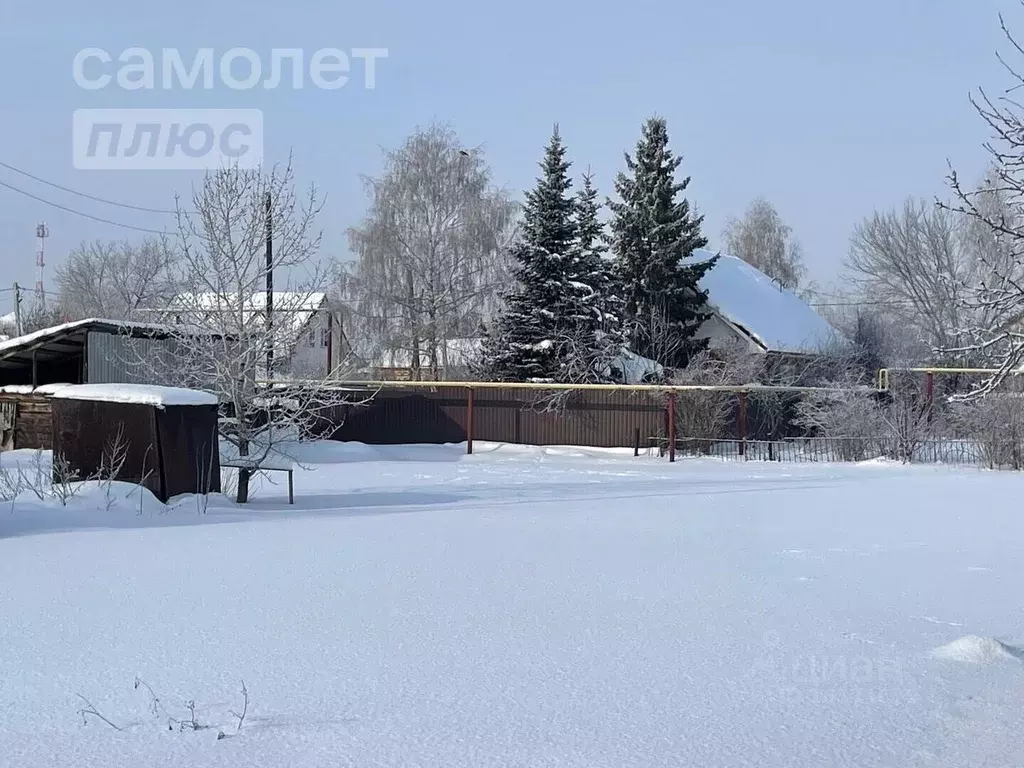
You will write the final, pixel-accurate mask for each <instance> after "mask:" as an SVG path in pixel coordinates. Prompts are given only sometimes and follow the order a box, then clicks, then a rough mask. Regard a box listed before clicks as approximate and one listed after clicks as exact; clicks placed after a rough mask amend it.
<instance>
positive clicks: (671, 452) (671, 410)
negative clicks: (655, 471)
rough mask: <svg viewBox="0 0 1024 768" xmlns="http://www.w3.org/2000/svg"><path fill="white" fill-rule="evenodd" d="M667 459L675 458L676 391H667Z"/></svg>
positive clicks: (671, 460) (673, 459)
mask: <svg viewBox="0 0 1024 768" xmlns="http://www.w3.org/2000/svg"><path fill="white" fill-rule="evenodd" d="M668 460H669V461H670V462H673V461H675V460H676V393H675V392H669V393H668Z"/></svg>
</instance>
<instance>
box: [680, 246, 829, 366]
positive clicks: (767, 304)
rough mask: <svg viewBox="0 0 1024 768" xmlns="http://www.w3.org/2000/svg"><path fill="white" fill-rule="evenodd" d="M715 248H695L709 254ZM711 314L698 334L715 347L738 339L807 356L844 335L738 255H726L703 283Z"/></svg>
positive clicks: (756, 347) (758, 348)
mask: <svg viewBox="0 0 1024 768" xmlns="http://www.w3.org/2000/svg"><path fill="white" fill-rule="evenodd" d="M714 255H715V254H714V253H712V252H711V251H696V252H695V256H696V257H698V258H706V259H710V258H712V257H713V256H714ZM700 285H701V287H702V288H703V289H704V290H706V291H707V292H708V306H709V309H710V310H711V312H712V317H711V318H710V319H709V320H708V321H707V322H705V323H704V325H703V326H702V327H701V329H700V331H698V334H697V335H698V338H705V339H708V340H709V347H710V348H711V349H721V348H724V347H727V346H735V345H737V344H739V345H740V346H741V348H744V347H745V348H746V349H748V350H749V351H750V352H752V353H755V354H768V355H774V356H778V357H807V356H815V355H820V354H823V353H825V352H827V351H829V349H830V348H832V347H833V346H834V345H835V344H836V343H837V342H839V341H841V339H842V337H841V335H840V334H839V332H838V331H836V330H835V328H833V327H832V326H831V325H829V324H828V323H827V322H826V321H825V320H824V319H823V318H822V317H821V315H819V314H818V313H817V312H815V311H814V310H813V309H812V308H811V307H810V306H809V305H808V304H807V302H805V301H804V300H803V299H801V298H800V297H799V296H797V295H796V294H795V293H793V292H792V291H787V290H785V289H783V288H781V287H780V286H779V284H778V283H776V282H775V281H774V280H772V279H771V278H770V277H768V276H767V275H766V274H764V273H763V272H761V271H760V270H758V269H756V268H755V267H752V266H750V265H749V264H747V263H746V262H745V261H743V260H742V259H739V258H737V257H736V256H728V255H725V254H723V255H721V256H720V257H719V259H718V261H717V262H716V263H715V266H714V267H712V268H711V270H710V271H709V272H708V273H707V274H705V275H704V278H703V279H702V280H701V283H700Z"/></svg>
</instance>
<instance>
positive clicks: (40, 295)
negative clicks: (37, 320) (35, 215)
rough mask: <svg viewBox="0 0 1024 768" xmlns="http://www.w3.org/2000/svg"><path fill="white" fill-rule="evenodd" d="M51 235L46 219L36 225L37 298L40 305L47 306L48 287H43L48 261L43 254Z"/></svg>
mask: <svg viewBox="0 0 1024 768" xmlns="http://www.w3.org/2000/svg"><path fill="white" fill-rule="evenodd" d="M49 236H50V228H49V227H47V226H46V222H45V221H44V222H43V223H42V224H39V225H37V226H36V241H37V243H38V245H37V246H36V300H38V302H39V306H40V307H45V306H46V289H45V288H43V268H44V267H45V266H46V262H45V261H44V260H43V254H44V253H45V251H46V238H48V237H49Z"/></svg>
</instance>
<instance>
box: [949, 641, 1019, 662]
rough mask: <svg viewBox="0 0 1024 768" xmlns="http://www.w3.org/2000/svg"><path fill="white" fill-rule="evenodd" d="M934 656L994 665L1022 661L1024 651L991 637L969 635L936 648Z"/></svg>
mask: <svg viewBox="0 0 1024 768" xmlns="http://www.w3.org/2000/svg"><path fill="white" fill-rule="evenodd" d="M932 655H933V656H934V657H935V658H937V659H948V660H950V661H961V662H964V663H967V664H992V663H994V662H998V661H1006V660H1013V661H1020V660H1021V659H1024V651H1021V650H1020V649H1019V648H1014V647H1013V646H1012V645H1007V644H1006V643H1003V642H1001V641H999V640H995V639H994V638H991V637H978V636H977V635H967V636H965V637H961V638H960V639H959V640H954V641H953V642H952V643H947V644H946V645H943V646H941V647H940V648H936V649H935V650H934V651H932Z"/></svg>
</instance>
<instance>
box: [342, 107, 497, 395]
mask: <svg viewBox="0 0 1024 768" xmlns="http://www.w3.org/2000/svg"><path fill="white" fill-rule="evenodd" d="M365 183H366V189H367V192H368V194H369V196H370V200H371V203H370V210H369V212H368V214H367V216H366V218H365V219H364V220H363V222H362V224H361V225H360V226H358V227H353V228H352V229H351V230H349V239H350V243H351V247H352V250H353V251H355V253H356V254H357V256H358V264H357V266H356V269H355V271H354V280H355V283H356V290H357V292H358V295H359V300H358V303H357V309H356V313H357V315H359V316H360V319H359V322H360V323H361V324H362V325H363V326H364V327H365V329H366V330H367V331H368V335H369V336H371V337H374V338H376V339H377V340H378V343H377V344H376V347H377V348H376V349H375V350H373V351H372V354H375V355H379V354H380V353H381V352H385V353H392V354H397V355H398V356H399V357H400V358H403V359H407V360H408V361H409V364H410V367H411V368H412V369H413V377H414V378H421V376H422V370H421V369H422V368H423V367H426V368H427V369H428V370H429V372H430V374H431V377H432V378H436V376H437V374H438V369H439V368H446V367H447V362H448V361H447V359H446V357H447V355H448V352H449V342H450V341H451V340H452V339H455V338H459V337H465V336H472V335H475V334H476V333H477V331H478V329H479V327H480V325H481V322H482V320H483V318H484V317H485V316H486V315H487V314H488V312H489V311H490V310H492V309H493V305H494V303H495V301H496V295H497V289H498V287H499V286H501V285H502V284H503V283H505V282H506V281H507V279H508V271H507V263H506V251H507V246H508V244H509V243H510V242H511V239H512V236H513V234H514V232H513V230H514V222H515V214H516V210H517V206H516V205H515V204H514V203H513V202H512V201H511V199H510V198H509V196H508V195H507V193H505V192H504V191H502V190H499V189H495V188H494V187H493V186H492V184H491V177H490V171H489V169H488V167H487V164H486V162H485V160H484V157H483V154H482V153H481V152H480V151H479V150H477V149H472V150H467V149H464V148H463V147H462V146H461V144H460V142H459V139H458V136H456V135H455V133H454V132H453V131H452V130H451V129H449V128H447V127H444V126H438V125H434V126H431V127H430V128H427V129H426V130H420V131H417V132H416V133H414V134H413V135H412V136H410V137H409V138H408V140H407V141H406V143H405V144H404V145H403V146H402V147H401V148H400V149H397V150H393V151H390V152H387V153H386V154H385V170H384V173H383V174H382V175H381V176H380V177H379V178H367V179H366V180H365Z"/></svg>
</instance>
